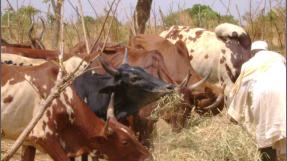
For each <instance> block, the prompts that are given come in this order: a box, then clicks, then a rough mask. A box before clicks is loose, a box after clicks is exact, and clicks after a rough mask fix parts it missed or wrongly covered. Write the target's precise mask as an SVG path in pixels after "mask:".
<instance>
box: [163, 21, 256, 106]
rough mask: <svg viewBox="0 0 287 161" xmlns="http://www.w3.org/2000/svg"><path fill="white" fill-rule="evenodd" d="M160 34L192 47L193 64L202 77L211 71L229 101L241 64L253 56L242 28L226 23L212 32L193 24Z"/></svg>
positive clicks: (173, 27)
mask: <svg viewBox="0 0 287 161" xmlns="http://www.w3.org/2000/svg"><path fill="white" fill-rule="evenodd" d="M160 36H161V37H163V38H165V39H167V40H169V41H170V42H172V43H173V44H175V43H177V42H178V41H179V40H180V41H182V42H184V44H185V45H186V47H187V49H188V54H189V58H190V64H191V65H192V67H193V68H194V70H195V71H196V72H197V73H199V74H200V75H201V76H203V75H206V74H207V73H208V72H210V71H211V75H210V77H209V79H208V80H209V81H210V82H212V83H217V85H219V86H221V87H222V88H224V95H225V104H226V106H228V105H229V102H230V99H229V96H228V94H229V92H230V89H231V87H232V86H233V84H234V82H235V81H236V79H237V77H238V75H239V73H240V69H241V65H242V64H243V63H244V62H245V61H247V60H248V59H249V58H250V56H251V55H250V54H251V53H250V46H251V40H250V37H249V35H248V33H247V32H246V31H245V30H244V29H243V28H241V27H239V26H237V25H233V24H229V23H223V24H220V25H218V26H217V27H216V28H215V31H214V32H213V31H208V30H206V29H203V28H191V27H190V26H172V27H171V28H170V29H168V30H166V31H163V32H161V33H160Z"/></svg>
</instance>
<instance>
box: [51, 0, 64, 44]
mask: <svg viewBox="0 0 287 161" xmlns="http://www.w3.org/2000/svg"><path fill="white" fill-rule="evenodd" d="M53 1H54V0H51V3H52V7H53V9H54V18H55V20H54V22H53V30H52V31H53V32H52V39H51V45H52V46H51V47H52V49H57V48H58V43H59V35H60V19H61V10H62V4H63V1H64V0H57V4H56V5H53V4H54V2H53Z"/></svg>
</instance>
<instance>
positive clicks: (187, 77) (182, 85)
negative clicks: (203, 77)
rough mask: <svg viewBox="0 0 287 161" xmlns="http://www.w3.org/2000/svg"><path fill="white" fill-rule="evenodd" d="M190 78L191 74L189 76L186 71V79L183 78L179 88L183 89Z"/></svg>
mask: <svg viewBox="0 0 287 161" xmlns="http://www.w3.org/2000/svg"><path fill="white" fill-rule="evenodd" d="M190 76H191V74H190V72H189V71H188V73H187V75H186V77H185V78H184V80H183V81H182V82H181V83H180V84H179V88H183V87H186V86H187V84H188V81H189V79H190Z"/></svg>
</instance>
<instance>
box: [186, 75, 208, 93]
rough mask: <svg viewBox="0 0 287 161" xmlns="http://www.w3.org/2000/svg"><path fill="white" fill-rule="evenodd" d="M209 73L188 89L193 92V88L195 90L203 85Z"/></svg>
mask: <svg viewBox="0 0 287 161" xmlns="http://www.w3.org/2000/svg"><path fill="white" fill-rule="evenodd" d="M210 73H211V72H209V73H208V74H207V75H206V76H205V77H204V78H203V79H202V80H200V81H198V82H196V83H194V84H193V85H191V86H190V87H189V89H190V90H191V91H192V90H194V89H195V88H197V87H198V86H200V85H201V84H203V83H204V82H205V81H206V80H207V79H208V77H209V75H210Z"/></svg>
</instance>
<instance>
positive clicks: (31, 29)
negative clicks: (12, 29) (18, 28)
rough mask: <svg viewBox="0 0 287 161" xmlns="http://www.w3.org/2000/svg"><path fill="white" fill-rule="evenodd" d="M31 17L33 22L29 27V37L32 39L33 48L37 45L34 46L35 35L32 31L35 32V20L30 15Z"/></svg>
mask: <svg viewBox="0 0 287 161" xmlns="http://www.w3.org/2000/svg"><path fill="white" fill-rule="evenodd" d="M30 19H31V22H32V24H31V26H30V28H29V32H28V36H29V39H30V41H31V43H32V44H31V46H32V47H33V48H35V46H34V43H33V42H34V40H33V37H32V32H33V29H34V20H33V19H32V18H31V17H30Z"/></svg>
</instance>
